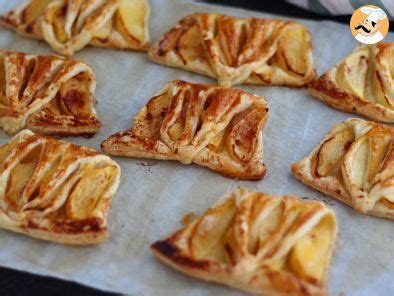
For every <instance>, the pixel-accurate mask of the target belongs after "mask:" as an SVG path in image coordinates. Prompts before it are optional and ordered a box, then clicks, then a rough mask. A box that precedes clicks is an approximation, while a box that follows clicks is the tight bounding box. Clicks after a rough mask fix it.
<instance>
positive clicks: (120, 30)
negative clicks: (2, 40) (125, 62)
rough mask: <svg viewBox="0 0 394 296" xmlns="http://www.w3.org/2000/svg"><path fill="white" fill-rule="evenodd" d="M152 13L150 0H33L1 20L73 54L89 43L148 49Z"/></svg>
mask: <svg viewBox="0 0 394 296" xmlns="http://www.w3.org/2000/svg"><path fill="white" fill-rule="evenodd" d="M134 6H137V7H134ZM133 10H134V12H131V14H130V11H133ZM135 11H138V13H135ZM149 13H150V8H149V4H148V1H147V0H138V1H128V0H87V1H83V0H30V1H29V2H27V3H25V4H23V5H21V6H19V7H16V8H15V9H14V10H12V11H10V12H8V13H6V14H5V15H3V16H2V17H1V19H0V21H1V23H2V24H3V26H5V27H8V28H11V29H13V30H15V31H17V32H18V33H20V34H21V35H24V36H26V37H31V38H36V39H43V40H45V41H46V42H47V43H49V45H51V47H52V48H53V49H54V50H55V51H57V52H59V53H60V54H62V55H65V56H71V55H73V54H74V53H75V52H76V51H78V50H80V49H82V48H83V47H85V46H86V45H88V44H90V45H94V46H100V47H108V48H117V49H126V50H140V51H146V50H148V48H149V32H148V18H149ZM128 22H132V25H129V24H128ZM132 30H134V31H133V32H132Z"/></svg>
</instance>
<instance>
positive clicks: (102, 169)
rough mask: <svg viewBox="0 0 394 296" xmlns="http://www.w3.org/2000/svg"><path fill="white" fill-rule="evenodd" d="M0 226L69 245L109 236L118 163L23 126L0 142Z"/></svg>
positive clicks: (97, 240) (117, 176)
mask: <svg viewBox="0 0 394 296" xmlns="http://www.w3.org/2000/svg"><path fill="white" fill-rule="evenodd" d="M0 163H1V165H0V227H1V228H5V229H8V230H11V231H15V232H19V233H23V234H26V235H29V236H32V237H35V238H39V239H44V240H49V241H53V242H58V243H63V244H73V245H87V244H97V243H101V242H102V241H104V240H106V239H107V237H108V229H107V219H106V216H107V212H108V209H109V206H110V203H111V200H112V196H113V195H114V193H115V192H116V189H117V187H118V184H119V177H120V168H119V166H118V165H117V164H116V163H115V162H114V161H112V160H111V159H110V158H109V157H107V156H105V155H102V154H99V153H98V152H96V151H94V150H93V149H91V148H87V147H80V146H76V145H72V144H68V143H65V142H61V141H57V140H54V139H51V138H46V137H43V136H39V135H37V134H34V133H32V132H31V131H29V130H23V131H21V132H20V133H19V134H18V135H16V136H15V137H14V138H12V139H11V140H10V142H9V143H8V144H6V145H3V146H1V147H0Z"/></svg>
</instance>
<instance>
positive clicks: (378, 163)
mask: <svg viewBox="0 0 394 296" xmlns="http://www.w3.org/2000/svg"><path fill="white" fill-rule="evenodd" d="M291 169H292V171H293V174H294V176H295V177H296V178H297V179H300V180H301V181H302V182H303V183H305V184H307V185H309V186H311V187H313V188H315V189H317V190H319V191H321V192H323V193H325V194H328V195H330V196H332V197H335V198H336V199H339V200H340V201H342V202H344V203H346V204H347V205H349V206H351V207H353V208H354V209H356V210H357V211H359V212H361V213H365V214H370V215H374V216H378V217H384V218H389V219H394V128H393V127H389V126H385V125H381V124H377V123H374V122H368V121H364V120H360V119H355V118H352V119H348V120H345V121H343V122H341V123H338V124H336V125H335V126H334V127H333V128H332V130H331V131H330V132H329V133H328V134H327V135H326V136H325V138H324V139H323V141H322V142H321V143H320V144H319V145H317V146H316V147H315V148H314V149H313V151H312V153H311V154H310V155H309V156H307V157H305V158H304V159H302V160H300V161H298V162H296V163H294V164H293V165H292V166H291Z"/></svg>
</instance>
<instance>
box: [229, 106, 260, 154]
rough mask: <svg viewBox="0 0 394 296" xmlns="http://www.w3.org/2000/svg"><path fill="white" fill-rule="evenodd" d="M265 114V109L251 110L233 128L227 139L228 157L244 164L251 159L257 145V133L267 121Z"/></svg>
mask: <svg viewBox="0 0 394 296" xmlns="http://www.w3.org/2000/svg"><path fill="white" fill-rule="evenodd" d="M266 114H267V112H266V110H265V109H256V110H253V111H251V112H249V113H248V114H247V115H246V116H245V117H244V118H242V119H241V120H240V121H239V122H238V123H237V124H236V125H235V126H234V127H233V129H232V131H231V132H230V134H229V136H228V138H227V148H228V150H229V152H230V155H232V156H233V157H236V158H238V159H239V160H240V161H244V162H248V161H250V160H251V159H252V157H253V155H254V152H255V150H256V145H257V143H258V138H259V135H258V133H259V131H260V130H261V127H262V126H263V125H264V123H265V121H266V119H267V116H266Z"/></svg>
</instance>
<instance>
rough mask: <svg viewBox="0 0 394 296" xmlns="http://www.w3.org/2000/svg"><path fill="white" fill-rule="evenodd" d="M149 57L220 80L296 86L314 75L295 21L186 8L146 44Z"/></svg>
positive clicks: (308, 47)
mask: <svg viewBox="0 0 394 296" xmlns="http://www.w3.org/2000/svg"><path fill="white" fill-rule="evenodd" d="M149 57H150V59H151V60H153V61H155V62H157V63H159V64H163V65H166V66H171V67H176V68H181V69H184V70H187V71H191V72H197V73H200V74H202V75H206V76H210V77H214V78H217V79H218V80H219V84H221V85H224V86H230V85H233V84H238V83H250V84H267V85H287V86H298V87H300V86H304V85H306V84H307V83H309V82H311V81H312V80H313V79H314V78H315V76H316V73H315V70H314V63H313V58H312V44H311V39H310V35H309V32H308V30H307V28H306V27H305V26H304V25H302V24H300V23H297V22H284V21H278V20H268V19H254V18H244V19H242V18H235V17H230V16H225V15H219V14H213V13H211V14H191V15H189V16H186V17H185V18H183V19H182V20H180V21H179V23H178V24H177V25H176V26H175V27H174V28H173V29H171V30H170V31H169V32H168V33H166V34H164V36H163V37H162V38H161V40H160V41H158V42H157V43H156V44H155V45H154V46H152V48H151V49H150V51H149Z"/></svg>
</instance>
